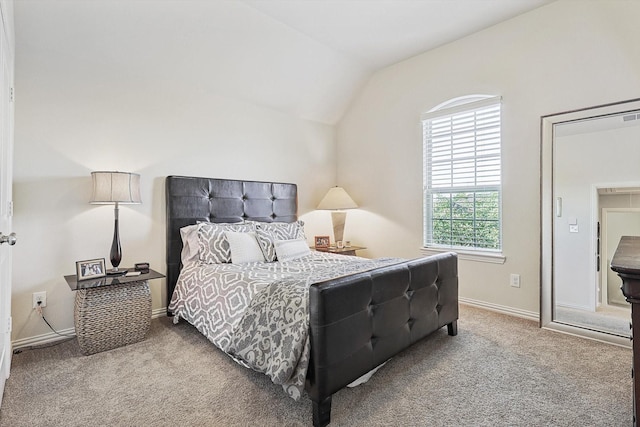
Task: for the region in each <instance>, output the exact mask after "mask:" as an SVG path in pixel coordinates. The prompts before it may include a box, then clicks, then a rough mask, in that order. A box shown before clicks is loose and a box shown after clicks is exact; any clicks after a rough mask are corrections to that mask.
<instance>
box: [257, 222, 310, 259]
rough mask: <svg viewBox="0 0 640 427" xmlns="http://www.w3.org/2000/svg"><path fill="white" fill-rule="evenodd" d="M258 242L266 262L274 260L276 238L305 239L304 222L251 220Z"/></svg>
mask: <svg viewBox="0 0 640 427" xmlns="http://www.w3.org/2000/svg"><path fill="white" fill-rule="evenodd" d="M252 225H253V226H254V228H255V230H256V236H257V237H258V243H260V247H261V248H262V253H263V254H264V259H265V260H267V262H273V261H275V260H276V249H275V246H274V244H273V242H275V241H276V240H291V239H303V240H304V239H305V236H304V222H302V221H296V222H253V223H252Z"/></svg>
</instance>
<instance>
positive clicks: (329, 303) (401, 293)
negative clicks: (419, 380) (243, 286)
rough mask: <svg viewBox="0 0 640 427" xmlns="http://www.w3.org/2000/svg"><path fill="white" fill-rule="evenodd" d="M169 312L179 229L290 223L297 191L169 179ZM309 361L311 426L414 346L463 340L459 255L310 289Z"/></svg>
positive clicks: (242, 183) (327, 419)
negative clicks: (430, 339) (437, 338)
mask: <svg viewBox="0 0 640 427" xmlns="http://www.w3.org/2000/svg"><path fill="white" fill-rule="evenodd" d="M166 203H167V307H168V306H169V301H170V299H171V295H172V294H173V290H174V288H175V285H176V281H177V279H178V275H179V273H180V268H181V265H180V253H181V251H182V241H181V238H180V228H181V227H184V226H186V225H190V224H195V223H196V221H211V222H240V221H242V220H252V221H264V222H276V221H277V222H292V221H295V220H296V219H297V210H298V209H297V208H298V206H297V205H298V203H297V187H296V185H295V184H285V183H271V182H257V181H238V180H227V179H213V178H194V177H182V176H169V177H167V179H166ZM167 314H169V315H171V313H167ZM309 318H310V319H309V320H310V322H309V333H310V339H311V359H310V363H309V369H308V372H307V381H306V387H305V388H306V390H307V393H308V394H309V396H310V398H311V400H312V402H313V425H314V426H316V427H319V426H326V425H327V424H329V422H330V419H331V396H332V395H333V393H335V392H336V391H338V390H340V389H342V388H344V387H345V386H346V385H347V384H350V383H351V382H353V381H355V380H356V379H358V378H360V377H361V376H362V375H364V374H366V373H367V372H369V371H371V370H372V369H374V368H376V367H377V366H379V365H380V364H381V363H383V362H385V361H387V360H388V359H389V358H391V357H392V356H394V355H396V354H398V353H399V352H401V351H402V350H404V349H405V348H407V347H409V346H410V345H412V344H413V343H415V342H417V341H419V340H421V339H422V338H424V337H426V336H427V335H429V334H431V333H432V332H434V331H436V330H438V329H440V328H441V327H443V326H445V325H446V326H447V331H448V333H449V335H452V336H453V335H456V334H457V319H458V263H457V256H456V255H455V254H454V253H447V254H441V255H435V256H431V257H426V258H419V259H415V260H411V261H405V262H402V263H399V264H394V265H391V266H386V267H381V268H377V269H374V270H371V271H367V272H363V273H357V274H354V275H350V276H345V277H340V278H337V279H333V280H329V281H325V282H322V283H316V284H313V285H311V288H310V289H309Z"/></svg>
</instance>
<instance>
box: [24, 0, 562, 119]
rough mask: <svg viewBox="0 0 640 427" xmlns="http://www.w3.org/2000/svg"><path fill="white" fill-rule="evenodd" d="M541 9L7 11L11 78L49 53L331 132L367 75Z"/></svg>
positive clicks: (98, 0) (144, 5) (391, 3)
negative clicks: (190, 88)
mask: <svg viewBox="0 0 640 427" xmlns="http://www.w3.org/2000/svg"><path fill="white" fill-rule="evenodd" d="M551 1H552V0H322V1H320V0H91V1H87V0H15V31H16V52H17V53H16V61H17V70H18V72H19V70H20V66H21V65H22V64H21V58H24V57H26V56H29V57H31V58H33V57H34V56H37V55H39V54H40V53H42V52H45V51H48V53H49V54H51V53H52V52H53V53H57V54H59V57H60V58H61V59H62V60H66V61H68V64H69V67H75V68H77V67H82V68H86V69H87V70H88V71H89V72H90V70H91V69H92V67H107V68H108V69H110V70H112V72H113V73H116V74H118V75H121V76H123V78H124V77H131V76H134V77H136V78H138V79H141V80H144V81H146V82H148V83H151V84H157V85H159V87H163V86H167V85H175V84H176V82H178V81H180V82H182V84H185V83H187V84H194V85H197V86H198V87H199V88H200V89H201V90H202V91H203V92H206V93H210V94H212V95H215V96H223V97H229V98H233V99H237V100H241V101H246V102H250V103H252V104H256V105H260V106H263V107H267V108H273V109H276V110H279V111H282V112H284V113H287V114H292V115H295V116H298V117H302V118H305V119H309V120H314V121H318V122H323V123H329V124H333V123H336V122H337V121H338V120H339V119H340V117H342V115H343V114H344V111H345V109H346V108H347V106H348V104H349V102H350V100H351V99H352V97H353V96H354V94H356V93H357V91H358V90H359V89H360V88H361V87H362V85H363V84H364V83H365V82H366V81H367V79H368V78H369V77H370V76H371V74H372V73H373V72H375V71H376V70H378V69H381V68H384V67H387V66H389V65H391V64H394V63H397V62H399V61H402V60H404V59H407V58H410V57H412V56H415V55H417V54H420V53H422V52H425V51H427V50H430V49H433V48H436V47H438V46H441V45H443V44H446V43H449V42H451V41H454V40H456V39H459V38H462V37H465V36H467V35H469V34H471V33H474V32H476V31H479V30H482V29H484V28H487V27H489V26H492V25H495V24H497V23H499V22H501V21H504V20H507V19H510V18H512V17H514V16H516V15H519V14H522V13H525V12H527V11H530V10H532V9H534V8H537V7H540V6H542V5H544V4H547V3H549V2H551ZM23 55H24V56H23Z"/></svg>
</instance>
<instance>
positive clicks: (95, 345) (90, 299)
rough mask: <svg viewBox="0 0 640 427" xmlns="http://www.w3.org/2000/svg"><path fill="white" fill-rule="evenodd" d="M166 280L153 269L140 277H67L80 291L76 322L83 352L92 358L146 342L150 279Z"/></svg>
mask: <svg viewBox="0 0 640 427" xmlns="http://www.w3.org/2000/svg"><path fill="white" fill-rule="evenodd" d="M129 271H133V269H129ZM162 277H164V275H162V274H160V273H158V272H157V271H155V270H151V269H150V270H149V272H148V273H144V274H140V275H138V276H116V277H114V276H106V277H101V278H99V279H88V280H80V281H79V280H78V278H77V276H76V275H75V274H74V275H70V276H64V278H65V280H66V281H67V284H68V285H69V287H70V288H71V290H72V291H76V297H75V304H74V306H75V309H74V312H73V321H74V325H75V329H76V337H77V338H78V344H79V345H80V349H81V350H82V352H83V353H84V354H87V355H89V354H94V353H98V352H101V351H106V350H111V349H113V348H116V347H121V346H124V345H127V344H132V343H134V342H138V341H142V340H143V339H144V337H145V335H146V334H147V332H148V331H149V324H150V323H151V292H150V290H149V280H152V279H160V278H162Z"/></svg>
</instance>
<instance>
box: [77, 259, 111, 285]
mask: <svg viewBox="0 0 640 427" xmlns="http://www.w3.org/2000/svg"><path fill="white" fill-rule="evenodd" d="M76 274H77V275H78V280H85V279H95V278H97V277H104V276H106V275H107V270H106V268H105V264H104V258H98V259H89V260H87V261H78V262H76Z"/></svg>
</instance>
